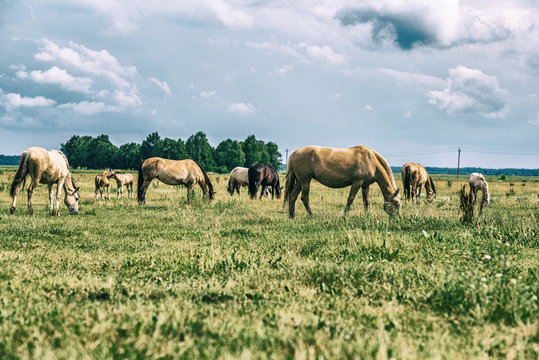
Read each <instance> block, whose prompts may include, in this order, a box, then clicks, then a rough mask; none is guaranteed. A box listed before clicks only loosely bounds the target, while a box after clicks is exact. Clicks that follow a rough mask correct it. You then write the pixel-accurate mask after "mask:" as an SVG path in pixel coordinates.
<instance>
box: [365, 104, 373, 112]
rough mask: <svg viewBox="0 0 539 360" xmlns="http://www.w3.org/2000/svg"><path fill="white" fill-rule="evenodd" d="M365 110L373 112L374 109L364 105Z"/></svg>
mask: <svg viewBox="0 0 539 360" xmlns="http://www.w3.org/2000/svg"><path fill="white" fill-rule="evenodd" d="M365 109H366V110H369V111H372V110H374V109H373V108H372V106H370V105H369V104H365Z"/></svg>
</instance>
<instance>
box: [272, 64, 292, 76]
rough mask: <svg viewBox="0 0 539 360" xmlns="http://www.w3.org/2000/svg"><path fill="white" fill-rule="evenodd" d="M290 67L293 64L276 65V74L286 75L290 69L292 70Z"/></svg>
mask: <svg viewBox="0 0 539 360" xmlns="http://www.w3.org/2000/svg"><path fill="white" fill-rule="evenodd" d="M292 68H293V66H292V65H288V64H285V65H283V66H276V67H275V73H276V74H279V75H286V74H288V73H289V72H290V71H292Z"/></svg>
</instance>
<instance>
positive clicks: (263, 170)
mask: <svg viewBox="0 0 539 360" xmlns="http://www.w3.org/2000/svg"><path fill="white" fill-rule="evenodd" d="M247 174H248V178H249V195H250V197H251V199H256V194H257V193H258V188H259V187H260V186H262V190H261V191H260V198H259V199H261V198H262V196H263V195H264V191H265V190H266V188H268V187H271V198H272V199H273V197H274V196H277V199H280V198H281V184H280V182H279V174H278V173H277V171H276V170H275V169H274V168H273V166H267V165H263V164H259V163H255V164H253V165H251V166H249V170H248V172H247Z"/></svg>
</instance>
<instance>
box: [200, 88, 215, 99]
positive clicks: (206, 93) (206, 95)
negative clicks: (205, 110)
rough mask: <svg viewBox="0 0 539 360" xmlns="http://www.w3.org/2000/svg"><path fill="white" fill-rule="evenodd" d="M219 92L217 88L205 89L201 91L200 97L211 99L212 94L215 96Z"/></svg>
mask: <svg viewBox="0 0 539 360" xmlns="http://www.w3.org/2000/svg"><path fill="white" fill-rule="evenodd" d="M215 94H217V92H216V91H215V90H203V91H201V92H200V97H201V98H203V99H209V98H211V97H212V96H215Z"/></svg>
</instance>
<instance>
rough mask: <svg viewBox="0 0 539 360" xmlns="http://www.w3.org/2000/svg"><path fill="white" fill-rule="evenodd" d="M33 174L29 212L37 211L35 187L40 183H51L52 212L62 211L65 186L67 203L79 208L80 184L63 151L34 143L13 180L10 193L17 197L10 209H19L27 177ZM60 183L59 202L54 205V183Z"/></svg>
mask: <svg viewBox="0 0 539 360" xmlns="http://www.w3.org/2000/svg"><path fill="white" fill-rule="evenodd" d="M28 175H30V177H31V179H32V181H31V182H30V185H29V186H28V213H29V214H30V215H33V214H34V206H33V203H32V199H33V196H34V191H35V189H36V188H37V186H38V185H39V184H48V185H49V204H50V214H51V215H58V216H59V215H60V196H61V194H62V187H63V188H64V191H65V197H64V203H65V205H66V206H67V208H68V209H69V212H70V213H71V214H77V213H78V212H79V199H80V195H79V189H80V188H79V187H77V185H76V183H75V179H74V178H73V175H71V172H70V171H69V162H68V161H67V158H66V156H65V155H64V153H63V152H61V151H59V150H51V151H47V150H45V149H43V148H41V147H31V148H28V149H26V150H24V152H23V153H22V154H21V157H20V159H19V168H18V169H17V173H16V174H15V178H14V179H13V182H12V183H11V189H10V195H11V197H12V198H13V203H12V204H11V209H10V212H11V214H14V213H15V206H16V204H17V196H18V195H19V191H20V189H21V188H24V185H25V182H26V177H27V176H28ZM53 184H56V206H54V192H53V189H52V185H53Z"/></svg>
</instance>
